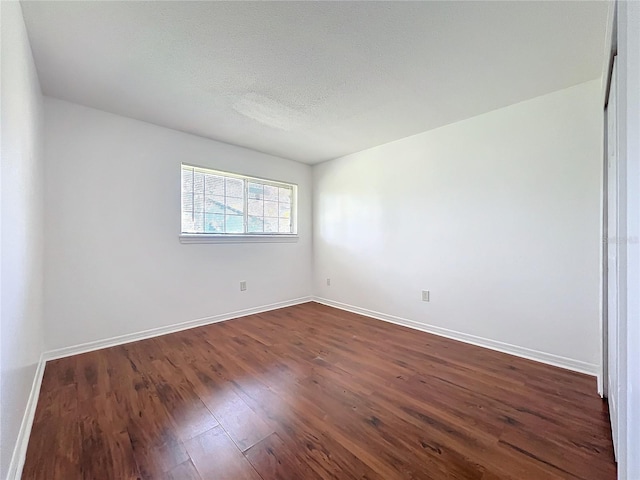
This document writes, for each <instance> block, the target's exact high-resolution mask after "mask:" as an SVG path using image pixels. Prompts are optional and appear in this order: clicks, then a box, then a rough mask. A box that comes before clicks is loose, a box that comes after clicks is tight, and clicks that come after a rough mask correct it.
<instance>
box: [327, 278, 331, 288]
mask: <svg viewBox="0 0 640 480" xmlns="http://www.w3.org/2000/svg"><path fill="white" fill-rule="evenodd" d="M330 286H331V279H330V278H327V287H330Z"/></svg>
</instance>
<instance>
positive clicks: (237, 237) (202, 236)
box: [179, 163, 298, 243]
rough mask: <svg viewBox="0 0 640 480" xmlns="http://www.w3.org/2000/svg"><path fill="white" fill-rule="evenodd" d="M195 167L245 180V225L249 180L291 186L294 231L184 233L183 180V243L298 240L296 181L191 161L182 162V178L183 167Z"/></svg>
mask: <svg viewBox="0 0 640 480" xmlns="http://www.w3.org/2000/svg"><path fill="white" fill-rule="evenodd" d="M183 167H188V168H194V169H197V170H200V171H202V172H206V173H209V174H214V175H219V176H223V177H231V178H237V179H240V180H243V181H244V189H245V191H244V201H245V205H244V207H245V212H244V215H245V227H246V221H247V216H248V198H249V197H248V193H249V192H248V191H247V189H248V184H249V182H255V183H260V184H263V185H270V186H273V187H286V188H291V225H292V230H293V233H260V232H257V233H250V232H247V233H183V232H182V205H183V203H182V194H183V190H182V180H181V181H180V220H179V221H180V234H179V239H180V242H181V243H292V242H297V241H298V185H297V184H295V183H289V182H281V181H277V180H271V179H267V178H260V177H252V176H249V175H242V174H239V173H233V172H225V171H222V170H216V169H213V168H207V167H202V166H199V165H193V164H190V163H181V164H180V179H182V168H183Z"/></svg>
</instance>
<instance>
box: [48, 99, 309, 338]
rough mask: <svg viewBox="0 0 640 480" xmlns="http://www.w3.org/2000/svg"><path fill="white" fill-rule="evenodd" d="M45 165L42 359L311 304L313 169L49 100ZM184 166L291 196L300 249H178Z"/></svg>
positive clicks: (247, 246) (235, 246)
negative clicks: (294, 188)
mask: <svg viewBox="0 0 640 480" xmlns="http://www.w3.org/2000/svg"><path fill="white" fill-rule="evenodd" d="M45 153H46V168H45V175H46V188H45V204H46V207H45V216H46V220H45V226H46V235H47V243H46V260H45V282H46V283H45V312H46V313H45V322H46V342H47V348H48V349H55V348H61V347H68V346H74V345H78V344H82V343H85V342H90V341H94V340H102V339H107V338H111V337H114V336H118V335H124V334H130V333H136V332H140V331H143V330H147V329H152V328H157V327H163V326H168V325H172V324H176V323H180V322H185V321H190V320H196V319H199V318H203V317H208V316H213V315H218V314H226V313H230V312H235V311H238V310H242V309H246V308H251V307H258V306H262V305H268V304H272V303H276V302H281V301H288V300H292V299H296V298H299V297H304V296H308V295H310V294H311V240H312V239H311V167H309V166H308V165H303V164H301V163H297V162H293V161H290V160H285V159H281V158H278V157H273V156H270V155H266V154H261V153H258V152H255V151H252V150H247V149H244V148H240V147H236V146H232V145H228V144H223V143H219V142H215V141H213V140H208V139H205V138H201V137H197V136H193V135H188V134H185V133H182V132H178V131H175V130H170V129H167V128H162V127H158V126H155V125H151V124H148V123H144V122H140V121H136V120H131V119H128V118H124V117H120V116H117V115H113V114H109V113H105V112H102V111H99V110H94V109H90V108H86V107H82V106H79V105H76V104H72V103H67V102H64V101H61V100H55V99H51V98H47V97H45ZM180 162H186V163H190V164H195V165H200V166H204V167H211V168H216V169H220V170H225V171H230V172H236V173H242V174H248V175H254V176H259V177H266V178H270V179H275V180H281V181H285V182H292V183H296V184H298V185H299V191H298V193H299V215H298V220H299V223H298V232H299V237H300V239H299V241H298V242H297V243H278V244H273V243H270V244H267V243H252V244H197V245H186V244H181V243H179V241H178V234H179V232H180ZM241 280H245V281H246V282H247V291H246V292H240V289H239V282H240V281H241Z"/></svg>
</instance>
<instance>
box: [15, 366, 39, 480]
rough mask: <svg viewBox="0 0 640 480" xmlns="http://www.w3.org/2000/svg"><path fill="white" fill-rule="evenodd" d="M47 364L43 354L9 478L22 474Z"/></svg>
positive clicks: (32, 387) (30, 394) (16, 479)
mask: <svg viewBox="0 0 640 480" xmlns="http://www.w3.org/2000/svg"><path fill="white" fill-rule="evenodd" d="M45 364H46V360H45V359H44V356H43V355H41V356H40V361H39V362H38V367H37V368H36V374H35V375H34V377H33V383H32V384H31V392H30V393H29V399H28V400H27V407H26V408H25V411H24V416H23V417H22V423H21V424H20V431H19V432H18V438H17V439H16V446H15V448H14V450H13V455H12V456H11V463H9V473H8V475H7V479H8V480H14V479H15V480H19V479H20V477H21V476H22V468H23V467H24V460H25V457H26V455H27V447H28V446H29V436H30V435H31V426H32V425H33V419H34V417H35V415H36V406H37V405H38V397H39V396H40V387H41V386H42V377H43V376H44V367H45Z"/></svg>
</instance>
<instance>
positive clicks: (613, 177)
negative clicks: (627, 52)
mask: <svg viewBox="0 0 640 480" xmlns="http://www.w3.org/2000/svg"><path fill="white" fill-rule="evenodd" d="M616 78H617V77H616V61H615V58H614V59H613V73H612V75H611V87H610V90H609V104H608V106H607V352H608V354H607V396H608V399H609V414H610V416H611V432H612V435H613V448H614V452H617V444H618V438H617V433H618V410H617V406H618V245H619V242H618V188H617V187H618V168H617V166H618V165H617V152H618V135H617V134H618V131H617V128H616V101H617V91H616V90H617V89H616Z"/></svg>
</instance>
